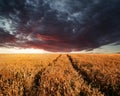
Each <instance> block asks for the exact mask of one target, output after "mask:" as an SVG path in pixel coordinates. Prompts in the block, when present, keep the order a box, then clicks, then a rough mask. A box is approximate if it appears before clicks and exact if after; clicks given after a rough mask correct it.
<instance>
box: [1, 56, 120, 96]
mask: <svg viewBox="0 0 120 96" xmlns="http://www.w3.org/2000/svg"><path fill="white" fill-rule="evenodd" d="M119 70H120V55H115V54H112V55H100V54H99V55H97V54H96V55H95V54H88V55H87V54H84V55H79V54H64V55H63V54H62V55H60V54H54V55H52V54H41V55H39V54H36V55H35V54H34V55H33V54H28V55H25V54H14V55H10V54H9V55H7V54H6V55H5V54H1V55H0V96H120V71H119Z"/></svg>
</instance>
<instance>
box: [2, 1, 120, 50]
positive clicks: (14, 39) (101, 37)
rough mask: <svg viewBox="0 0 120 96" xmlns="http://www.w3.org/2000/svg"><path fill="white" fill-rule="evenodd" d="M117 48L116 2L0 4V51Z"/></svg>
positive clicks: (119, 18) (119, 5)
mask: <svg viewBox="0 0 120 96" xmlns="http://www.w3.org/2000/svg"><path fill="white" fill-rule="evenodd" d="M110 43H116V45H119V44H120V0H0V47H20V48H39V49H44V50H47V51H54V52H56V51H62V52H64V51H80V50H92V49H94V48H99V47H100V46H103V45H107V44H110Z"/></svg>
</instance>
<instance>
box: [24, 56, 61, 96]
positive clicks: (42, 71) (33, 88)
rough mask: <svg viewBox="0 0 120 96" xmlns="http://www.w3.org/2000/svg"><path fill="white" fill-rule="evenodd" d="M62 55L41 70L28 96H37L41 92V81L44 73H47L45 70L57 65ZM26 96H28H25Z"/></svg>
mask: <svg viewBox="0 0 120 96" xmlns="http://www.w3.org/2000/svg"><path fill="white" fill-rule="evenodd" d="M61 56H62V55H61V54H60V55H58V56H57V57H56V58H55V59H54V60H53V61H52V63H49V64H48V66H46V67H45V68H43V69H41V70H40V71H39V72H38V73H37V74H36V75H35V77H34V81H33V86H32V87H31V90H30V92H29V95H28V96H33V95H34V96H37V92H38V91H39V86H40V84H41V80H42V75H43V73H44V72H45V70H47V69H48V68H50V67H52V66H54V65H55V64H56V62H57V61H58V60H59V58H60V57H61ZM33 90H34V93H31V92H33ZM24 96H26V95H24Z"/></svg>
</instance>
